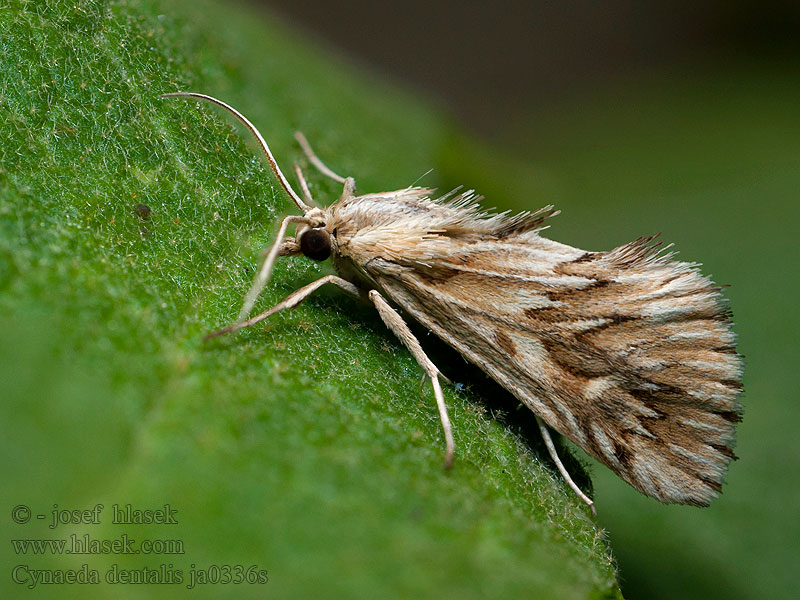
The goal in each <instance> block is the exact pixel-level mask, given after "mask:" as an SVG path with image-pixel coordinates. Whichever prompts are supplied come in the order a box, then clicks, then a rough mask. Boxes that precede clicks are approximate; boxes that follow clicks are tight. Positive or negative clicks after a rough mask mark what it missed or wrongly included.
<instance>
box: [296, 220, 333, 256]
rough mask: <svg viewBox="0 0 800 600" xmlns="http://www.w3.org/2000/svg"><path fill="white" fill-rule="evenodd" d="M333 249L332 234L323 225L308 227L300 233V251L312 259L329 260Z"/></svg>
mask: <svg viewBox="0 0 800 600" xmlns="http://www.w3.org/2000/svg"><path fill="white" fill-rule="evenodd" d="M332 250H333V245H332V242H331V235H330V234H329V233H328V232H327V231H325V229H324V228H323V227H316V228H313V229H306V230H305V231H304V232H303V233H301V234H300V251H301V252H302V253H303V254H304V255H305V256H307V257H308V258H310V259H311V260H317V261H323V260H327V259H328V258H330V256H331V251H332Z"/></svg>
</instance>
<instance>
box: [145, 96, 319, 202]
mask: <svg viewBox="0 0 800 600" xmlns="http://www.w3.org/2000/svg"><path fill="white" fill-rule="evenodd" d="M160 97H161V98H199V99H200V100H206V101H207V102H211V103H212V104H216V105H217V106H221V107H222V108H224V109H225V110H227V111H228V112H229V113H231V114H232V115H233V116H234V117H236V118H237V119H239V121H241V122H242V123H243V124H244V126H245V127H247V128H248V129H249V130H250V132H251V133H252V134H253V135H254V136H255V137H256V139H257V140H258V143H259V144H261V150H263V152H264V155H265V156H266V157H267V162H269V166H270V167H271V168H272V172H273V173H275V176H276V177H277V178H278V181H279V182H280V184H281V186H283V189H284V190H286V193H287V194H289V196H290V197H291V199H292V201H293V202H294V203H295V204H296V205H297V207H298V208H299V209H300V210H302V211H303V213H307V212H308V211H309V210H311V207H310V206H308V205H307V204H306V203H305V202H303V201H302V200H301V199H300V196H298V195H297V193H296V192H295V191H294V190H293V189H292V186H291V185H289V182H288V181H287V180H286V177H284V176H283V173H282V172H281V168H280V167H279V166H278V163H277V162H275V157H274V156H272V152H271V151H270V149H269V146H268V145H267V142H266V140H265V139H264V137H263V136H262V135H261V134H260V133H259V131H258V129H256V126H255V125H253V124H252V123H251V122H250V121H249V120H248V119H247V117H245V116H244V115H243V114H242V113H240V112H239V111H238V110H236V109H235V108H233V107H232V106H230V105H229V104H226V103H225V102H223V101H222V100H217V99H216V98H214V97H212V96H207V95H206V94H198V93H197V92H173V93H170V94H161V96H160Z"/></svg>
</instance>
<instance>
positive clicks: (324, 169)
mask: <svg viewBox="0 0 800 600" xmlns="http://www.w3.org/2000/svg"><path fill="white" fill-rule="evenodd" d="M294 137H295V139H296V140H297V141H298V142H300V147H301V148H302V149H303V154H305V155H306V158H308V160H309V162H310V163H311V164H312V165H314V166H315V167H316V168H317V171H319V172H320V173H322V174H323V175H325V176H326V177H330V178H331V179H333V180H334V181H338V182H339V183H344V182H345V178H344V177H342V176H341V175H338V174H336V173H334V172H333V171H332V170H331V169H329V168H328V166H327V165H326V164H325V163H324V162H322V161H321V160H320V159H319V157H318V156H317V155H316V154H314V151H313V150H312V149H311V145H310V144H309V143H308V140H307V139H306V136H304V135H303V134H302V133H300V132H299V131H297V132H295V134H294Z"/></svg>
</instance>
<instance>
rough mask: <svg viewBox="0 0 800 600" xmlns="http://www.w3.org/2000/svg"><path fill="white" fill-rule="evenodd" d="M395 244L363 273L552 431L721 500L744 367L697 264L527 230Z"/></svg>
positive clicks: (639, 245)
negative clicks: (582, 246)
mask: <svg viewBox="0 0 800 600" xmlns="http://www.w3.org/2000/svg"><path fill="white" fill-rule="evenodd" d="M434 246H436V247H434ZM401 254H402V253H396V254H394V255H391V257H390V259H386V258H380V257H377V258H373V259H371V260H369V261H368V263H367V264H366V265H365V266H364V270H365V272H366V273H367V274H368V276H369V277H370V278H372V280H373V281H374V282H376V283H377V284H378V286H379V287H380V288H381V289H382V291H383V292H384V293H385V294H386V295H387V296H388V297H389V298H390V299H391V300H392V301H394V302H395V303H396V304H397V305H398V306H399V307H401V308H402V309H403V310H405V311H406V312H407V313H408V314H410V315H411V316H413V317H414V318H415V319H416V320H417V321H419V322H420V323H421V324H422V325H424V326H425V327H427V328H428V329H429V330H431V331H432V332H434V333H435V334H436V335H438V336H439V337H440V338H442V339H443V340H444V341H446V342H447V343H448V344H450V345H451V346H452V347H453V348H455V349H456V350H457V351H458V352H460V353H461V354H462V355H463V356H464V357H465V358H467V359H468V360H469V361H471V362H473V363H474V364H476V365H477V366H479V367H480V368H481V369H483V370H484V371H485V372H486V373H487V374H489V375H490V376H491V377H493V378H494V379H495V380H496V381H497V382H498V383H500V384H501V385H502V386H503V387H505V388H506V389H507V390H509V391H510V392H511V393H513V394H514V395H515V396H516V397H517V398H518V399H519V400H521V401H522V402H523V403H524V404H526V405H527V406H528V407H529V408H530V409H531V410H533V411H534V412H535V413H536V414H537V415H538V416H540V417H541V418H542V419H543V420H544V421H545V422H546V423H547V424H548V425H549V426H550V427H552V428H553V429H555V430H557V431H559V432H560V433H562V434H563V435H565V436H566V437H567V438H569V439H570V440H572V441H573V442H574V443H576V444H577V445H579V446H580V447H581V448H583V449H584V450H585V451H586V452H588V453H589V454H591V455H592V456H594V457H595V458H597V459H598V460H600V461H601V462H603V463H605V464H606V465H607V466H608V467H610V468H611V469H613V470H614V471H615V472H616V473H617V474H619V475H620V476H621V477H622V478H623V479H624V480H625V481H627V482H628V483H630V484H631V485H633V486H634V487H635V488H637V489H638V490H640V491H641V492H643V493H645V494H648V495H650V496H653V497H655V498H658V499H659V500H661V501H663V502H677V503H684V504H694V505H702V506H705V505H707V504H709V502H710V501H711V500H712V499H713V498H714V497H716V496H717V494H718V493H719V492H720V489H721V484H722V477H723V475H724V474H725V472H726V470H727V465H728V463H729V462H730V461H731V460H733V459H734V458H735V456H734V454H733V451H732V449H731V448H732V446H733V444H734V425H735V423H736V422H738V421H739V420H740V412H741V405H740V404H739V403H738V402H737V397H738V395H739V393H740V390H741V384H740V378H741V366H740V358H739V356H738V355H737V354H736V352H735V347H734V335H733V333H732V331H731V329H730V322H729V315H728V312H727V311H726V309H725V306H724V300H723V298H722V297H721V295H720V293H719V288H718V287H716V286H714V285H713V284H712V282H711V281H710V280H709V279H708V278H706V277H703V276H702V275H701V274H700V273H699V272H698V270H697V268H696V266H695V265H692V264H689V263H683V262H677V261H674V260H671V259H670V257H669V256H663V255H659V254H658V252H656V251H655V250H654V249H653V244H651V238H647V239H644V238H643V239H640V240H637V241H635V242H633V243H631V244H626V245H624V246H621V247H619V248H617V249H615V250H613V251H611V252H584V251H582V250H578V249H575V248H572V247H570V246H566V245H563V244H559V243H557V242H553V241H551V240H547V239H546V238H542V237H540V236H539V235H538V234H537V233H536V232H535V231H528V232H522V233H521V234H514V232H512V233H511V235H507V236H504V237H501V238H496V239H486V238H485V236H482V237H481V238H478V239H473V240H469V241H467V240H464V239H455V238H448V237H446V236H440V237H438V238H435V239H426V240H420V241H419V243H417V244H415V246H414V252H412V253H408V252H407V253H405V254H406V256H407V258H403V257H402V256H401Z"/></svg>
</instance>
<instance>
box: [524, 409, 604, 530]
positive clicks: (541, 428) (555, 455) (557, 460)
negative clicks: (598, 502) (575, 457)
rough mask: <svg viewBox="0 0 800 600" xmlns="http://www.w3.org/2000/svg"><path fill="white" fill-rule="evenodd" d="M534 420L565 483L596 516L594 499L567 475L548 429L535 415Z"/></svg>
mask: <svg viewBox="0 0 800 600" xmlns="http://www.w3.org/2000/svg"><path fill="white" fill-rule="evenodd" d="M536 422H537V423H538V424H539V431H541V432H542V438H543V439H544V445H545V446H547V451H548V452H549V453H550V458H552V459H553V462H554V463H556V467H558V471H559V473H561V476H562V477H563V478H564V481H566V482H567V485H568V486H569V487H571V488H572V491H573V492H575V493H576V494H578V496H579V497H580V499H581V500H583V501H584V502H585V503H586V504H587V505H588V506H589V509H590V510H591V511H592V516H595V517H596V516H597V510H596V509H595V507H594V501H593V500H592V499H591V498H589V496H587V495H586V494H584V493H583V492H582V491H581V489H580V488H579V487H578V486H577V485H576V484H575V482H574V481H572V477H570V476H569V473H568V472H567V469H566V468H565V467H564V463H562V462H561V459H560V458H559V457H558V452H556V447H555V444H553V439H552V438H551V437H550V431H549V430H548V429H547V425H545V424H544V422H543V421H542V420H541V419H540V418H539V417H538V416H537V417H536Z"/></svg>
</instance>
